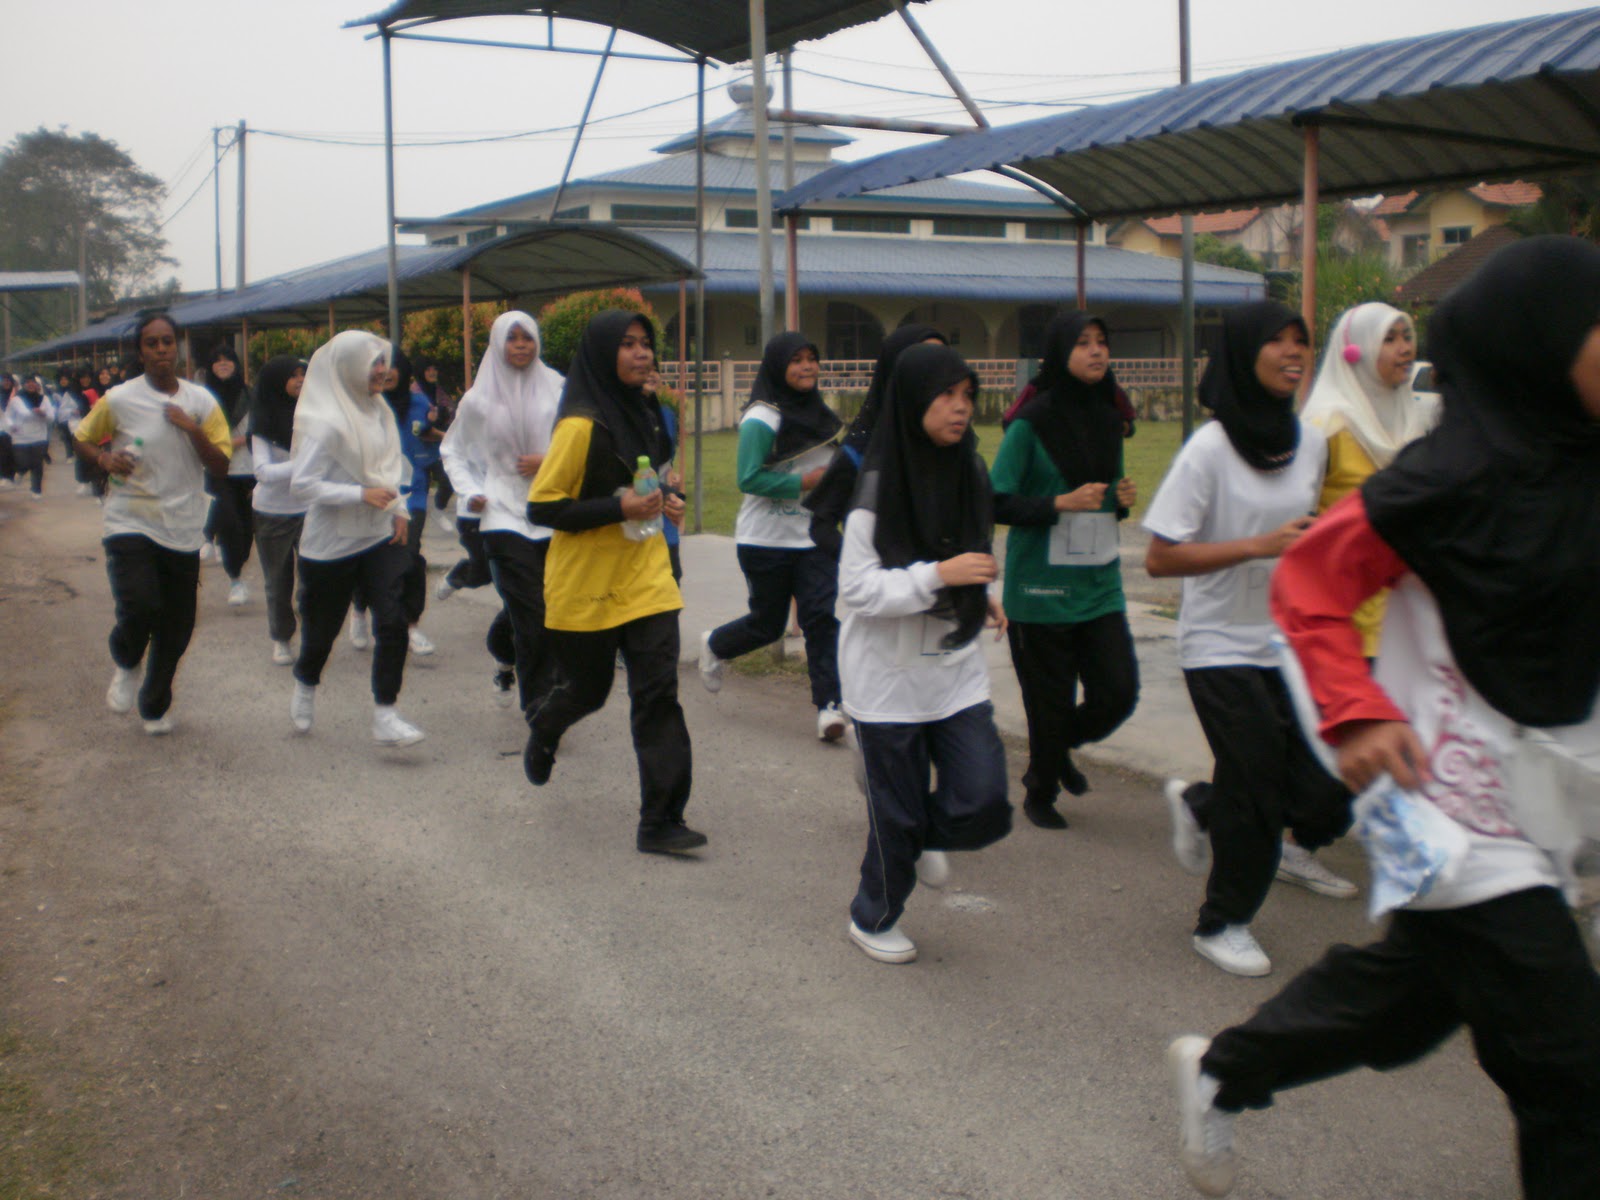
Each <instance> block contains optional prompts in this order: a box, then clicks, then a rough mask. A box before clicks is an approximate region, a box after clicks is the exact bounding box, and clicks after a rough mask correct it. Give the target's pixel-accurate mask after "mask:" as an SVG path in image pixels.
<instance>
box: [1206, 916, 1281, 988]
mask: <svg viewBox="0 0 1600 1200" xmlns="http://www.w3.org/2000/svg"><path fill="white" fill-rule="evenodd" d="M1194 948H1195V950H1196V951H1198V952H1199V954H1200V957H1201V958H1206V959H1210V960H1211V961H1212V962H1213V963H1215V964H1216V965H1217V966H1219V967H1221V968H1222V969H1223V970H1224V971H1226V972H1227V973H1228V974H1230V975H1246V976H1250V977H1255V976H1258V975H1267V974H1270V973H1271V971H1272V960H1271V959H1270V958H1268V957H1267V955H1266V951H1264V950H1262V949H1261V944H1260V943H1259V942H1257V941H1256V939H1255V937H1254V936H1253V935H1252V934H1251V932H1250V926H1248V925H1224V926H1223V927H1222V928H1221V929H1220V930H1218V931H1217V932H1216V933H1213V934H1211V935H1210V936H1209V937H1201V936H1200V935H1199V934H1198V933H1197V934H1195V935H1194Z"/></svg>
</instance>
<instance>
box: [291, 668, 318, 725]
mask: <svg viewBox="0 0 1600 1200" xmlns="http://www.w3.org/2000/svg"><path fill="white" fill-rule="evenodd" d="M316 711H317V689H316V688H314V687H307V686H306V685H305V684H303V683H301V682H300V681H299V680H298V679H296V680H295V681H294V694H293V695H292V696H290V697H289V720H291V721H293V722H294V731H295V732H296V733H310V732H311V721H312V718H313V717H315V716H316Z"/></svg>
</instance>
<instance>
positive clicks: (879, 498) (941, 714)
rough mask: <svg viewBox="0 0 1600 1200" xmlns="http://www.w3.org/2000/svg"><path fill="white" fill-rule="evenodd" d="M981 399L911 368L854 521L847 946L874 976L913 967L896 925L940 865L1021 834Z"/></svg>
mask: <svg viewBox="0 0 1600 1200" xmlns="http://www.w3.org/2000/svg"><path fill="white" fill-rule="evenodd" d="M977 384H978V380H977V375H976V374H975V373H974V372H973V371H972V369H971V368H970V367H969V366H967V364H966V362H965V360H963V359H962V357H961V356H960V355H959V354H957V353H956V352H955V351H954V350H951V349H949V348H948V347H946V346H913V347H912V348H910V349H908V350H906V351H905V352H904V353H903V354H901V355H900V359H899V361H898V362H897V363H896V364H895V368H894V373H893V375H892V377H891V381H890V385H889V388H888V389H887V392H886V394H885V396H884V400H883V411H882V414H881V416H880V418H879V420H878V424H877V428H876V429H875V431H874V432H873V435H872V440H871V442H870V443H869V445H868V447H867V453H866V456H865V458H864V459H863V461H862V465H861V482H860V486H859V487H858V489H857V492H856V500H855V505H854V507H853V508H852V509H851V511H850V515H849V517H848V518H846V521H845V532H844V551H843V553H842V555H841V557H840V560H839V598H840V600H841V601H843V603H844V607H845V619H844V626H843V628H842V630H841V632H840V635H839V661H840V668H841V676H842V680H843V683H844V706H845V711H846V712H848V713H849V714H850V716H851V717H852V718H853V719H854V720H855V722H856V737H857V739H858V741H859V743H860V746H861V753H862V758H863V761H864V764H865V771H866V789H865V790H866V793H867V821H868V824H867V850H866V854H865V855H864V856H863V857H862V860H861V882H860V885H859V887H858V888H857V890H856V897H855V900H854V901H853V902H852V903H851V905H850V924H849V926H848V929H847V932H848V934H849V937H850V940H851V941H853V942H854V943H855V944H856V946H857V947H859V948H860V950H861V951H862V953H864V954H866V955H867V957H869V958H872V959H875V960H877V961H878V962H887V963H904V962H910V961H912V960H913V959H914V958H916V956H917V948H916V946H915V944H913V942H912V941H911V939H910V938H909V937H907V936H906V935H905V933H904V932H902V931H901V929H900V927H899V921H900V915H901V913H902V912H903V911H904V910H905V904H906V900H907V898H908V897H909V896H910V894H911V891H912V888H913V887H914V886H915V885H916V881H917V880H919V879H920V880H921V881H922V882H923V883H925V884H927V885H928V886H929V887H942V886H943V885H944V883H945V882H946V880H947V879H948V877H949V866H948V863H947V862H946V859H945V855H944V852H945V851H947V850H976V849H979V848H980V847H983V846H986V845H988V844H990V843H991V842H994V841H997V840H999V839H1000V838H1002V837H1004V836H1005V835H1006V833H1007V832H1008V831H1009V830H1010V828H1011V805H1010V803H1009V801H1008V800H1007V799H1006V762H1005V748H1004V747H1003V746H1002V745H1001V742H1000V735H999V733H998V731H996V729H995V725H994V706H993V705H992V704H991V703H990V701H989V671H988V667H987V666H986V664H985V662H984V658H983V653H982V651H981V650H980V648H979V647H978V645H977V644H976V639H977V637H978V634H979V632H980V631H981V630H982V628H983V627H984V624H985V623H986V622H988V623H991V624H993V625H996V626H998V627H1000V628H1002V629H1003V628H1004V625H1005V617H1004V614H1003V613H1002V612H1001V609H1000V606H999V604H998V603H996V602H995V601H994V600H992V599H991V598H990V597H989V594H988V585H989V584H990V583H991V582H993V580H994V578H995V576H996V575H997V574H998V568H997V565H996V563H995V559H994V554H993V540H994V505H993V495H992V493H991V492H990V488H989V475H988V472H987V470H985V468H984V465H983V460H982V459H981V458H979V457H978V440H977V437H976V436H975V435H974V434H973V432H972V408H973V397H974V396H975V395H976V394H977ZM930 766H931V767H932V768H933V769H935V770H937V772H938V785H937V787H936V788H934V789H932V790H930V789H929V786H928V785H929V768H930Z"/></svg>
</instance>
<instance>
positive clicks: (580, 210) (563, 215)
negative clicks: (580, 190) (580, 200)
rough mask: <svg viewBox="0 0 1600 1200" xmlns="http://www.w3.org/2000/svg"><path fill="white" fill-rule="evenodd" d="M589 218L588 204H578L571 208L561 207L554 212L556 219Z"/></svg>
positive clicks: (582, 219)
mask: <svg viewBox="0 0 1600 1200" xmlns="http://www.w3.org/2000/svg"><path fill="white" fill-rule="evenodd" d="M588 219H589V206H588V205H587V204H578V205H575V206H573V207H572V208H563V209H562V210H561V211H560V212H558V213H557V214H556V220H558V221H587V220H588Z"/></svg>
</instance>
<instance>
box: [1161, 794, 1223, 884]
mask: <svg viewBox="0 0 1600 1200" xmlns="http://www.w3.org/2000/svg"><path fill="white" fill-rule="evenodd" d="M1188 787H1189V785H1188V784H1187V783H1186V782H1184V781H1183V780H1182V779H1169V780H1167V784H1166V787H1165V788H1163V789H1162V790H1163V791H1164V792H1165V793H1166V797H1167V810H1168V812H1170V813H1171V815H1172V853H1173V855H1174V856H1176V858H1177V860H1178V865H1179V866H1180V867H1182V868H1183V869H1184V870H1185V871H1187V872H1189V874H1191V875H1204V874H1205V873H1206V872H1207V871H1209V870H1210V869H1211V839H1210V838H1209V837H1207V836H1206V832H1205V830H1203V829H1201V828H1200V822H1199V821H1196V820H1195V819H1194V813H1193V811H1191V810H1190V808H1189V806H1188V805H1187V804H1185V803H1184V802H1183V793H1184V792H1185V790H1187V789H1188Z"/></svg>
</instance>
